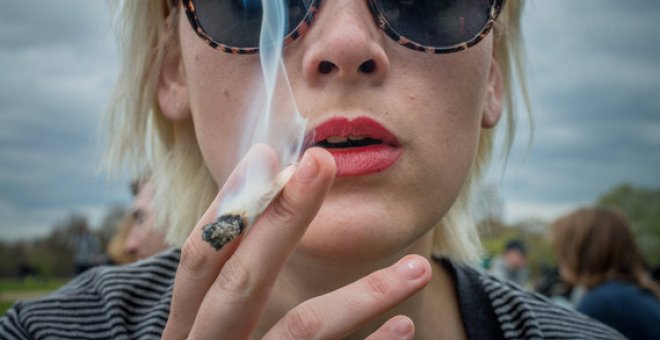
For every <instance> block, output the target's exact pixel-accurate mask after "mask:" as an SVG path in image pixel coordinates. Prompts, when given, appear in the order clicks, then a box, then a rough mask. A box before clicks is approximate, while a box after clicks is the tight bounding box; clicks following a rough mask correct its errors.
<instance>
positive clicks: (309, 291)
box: [254, 232, 465, 339]
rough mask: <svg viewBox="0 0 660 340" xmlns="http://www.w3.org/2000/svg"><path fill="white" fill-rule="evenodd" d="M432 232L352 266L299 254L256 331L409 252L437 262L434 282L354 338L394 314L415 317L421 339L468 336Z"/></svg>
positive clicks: (276, 287) (257, 333)
mask: <svg viewBox="0 0 660 340" xmlns="http://www.w3.org/2000/svg"><path fill="white" fill-rule="evenodd" d="M432 235H433V233H432V232H430V233H429V234H428V235H426V236H424V237H423V238H422V239H421V240H420V241H419V242H417V244H415V245H413V246H412V247H410V248H409V249H405V250H403V251H401V252H400V253H396V254H394V255H393V256H390V257H387V258H383V259H381V260H379V261H376V262H370V263H361V262H359V261H355V262H351V264H350V265H347V264H345V263H335V262H332V261H328V260H327V259H318V258H311V257H309V256H305V255H304V254H300V253H294V254H293V255H292V257H291V259H290V260H289V261H288V262H287V264H286V266H285V267H284V269H283V270H282V272H281V274H280V276H279V277H278V279H277V281H276V282H275V285H274V287H273V291H272V294H271V297H270V299H269V301H268V304H267V306H266V309H265V310H264V312H263V314H262V317H261V319H260V321H259V324H258V325H257V329H256V330H255V334H254V335H255V336H256V337H261V336H263V335H264V334H265V332H267V330H268V329H270V328H271V327H272V326H273V325H274V324H275V323H277V321H278V320H279V319H281V318H282V317H283V316H284V315H285V314H286V313H287V312H288V311H289V310H291V309H293V308H294V307H296V306H297V305H299V304H300V303H302V302H304V301H307V300H309V299H312V298H314V297H317V296H320V295H323V294H326V293H328V292H331V291H334V290H336V289H338V288H340V287H343V286H345V285H348V284H349V283H351V282H354V281H357V280H359V279H360V278H362V277H364V276H366V275H368V274H369V273H371V272H374V271H376V270H378V269H381V268H384V267H387V266H389V265H392V264H394V263H395V262H397V261H398V260H399V259H400V258H402V257H403V256H404V255H405V254H419V255H422V256H425V257H427V258H428V259H429V261H430V262H431V263H432V267H433V279H432V281H431V283H430V284H429V285H428V286H427V287H426V288H424V289H423V290H422V291H420V292H418V293H417V294H415V295H413V296H412V297H410V298H408V299H407V300H405V301H404V302H402V303H401V304H399V305H398V306H396V307H394V308H393V309H391V310H390V311H388V312H387V313H386V314H384V315H381V316H380V317H378V318H376V319H375V320H372V321H371V322H369V323H368V324H366V325H364V326H363V327H362V328H360V329H359V330H357V331H356V332H354V333H353V334H351V336H350V338H356V339H358V338H360V339H364V338H366V337H367V336H368V335H369V334H371V333H372V332H374V331H375V330H376V329H378V328H379V327H380V326H381V325H382V324H383V323H385V321H387V320H388V319H389V318H391V317H393V316H395V315H406V316H408V317H410V318H411V319H412V320H413V321H414V323H415V329H416V338H421V339H427V338H428V339H432V338H438V337H439V335H442V336H443V338H444V336H447V338H448V339H463V338H465V334H464V332H463V327H462V322H461V319H460V311H459V308H458V301H457V297H456V293H455V292H456V290H455V287H454V281H453V279H452V278H451V277H450V275H449V274H448V273H447V271H446V270H445V269H444V268H442V266H441V265H439V264H438V263H436V262H435V261H434V260H433V259H432V258H431V249H432V239H433V236H432Z"/></svg>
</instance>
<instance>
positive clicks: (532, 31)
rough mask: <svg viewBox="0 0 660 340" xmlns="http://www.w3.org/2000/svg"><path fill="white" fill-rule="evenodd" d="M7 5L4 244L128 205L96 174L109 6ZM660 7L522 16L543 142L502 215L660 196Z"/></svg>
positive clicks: (512, 168)
mask: <svg viewBox="0 0 660 340" xmlns="http://www.w3.org/2000/svg"><path fill="white" fill-rule="evenodd" d="M35 8H36V7H35V5H34V3H32V2H30V1H10V2H7V3H5V4H4V6H3V10H2V11H0V240H3V239H4V240H7V239H17V238H25V237H30V236H34V235H43V234H45V233H47V232H48V231H49V230H50V228H51V226H52V225H53V224H54V223H55V222H57V221H58V220H62V219H64V218H65V217H66V216H67V215H69V214H70V213H72V212H75V213H79V214H84V215H87V216H89V217H90V220H91V223H92V224H93V225H97V224H98V223H99V220H100V218H101V217H102V216H103V214H104V212H105V210H106V209H107V208H108V207H109V206H110V205H112V204H128V202H129V201H130V195H129V192H128V188H127V182H126V180H125V179H124V180H118V181H114V182H106V179H105V177H104V176H105V175H103V174H99V172H98V171H97V163H98V159H99V154H100V146H99V143H97V142H96V139H95V136H96V134H97V133H96V130H97V127H98V120H99V117H100V114H101V112H102V111H103V109H104V108H105V105H106V102H107V99H108V96H109V92H110V89H111V88H112V84H113V80H114V79H115V74H116V72H117V65H118V63H117V56H116V51H115V48H114V40H113V39H114V38H113V36H112V33H111V32H110V31H109V20H108V13H107V11H106V8H105V2H104V1H100V0H97V1H89V0H76V1H74V0H61V1H40V2H39V7H38V10H35ZM659 17H660V1H656V0H645V1H642V0H636V1H625V2H624V1H618V0H580V1H574V0H552V1H547V0H532V1H528V3H527V8H526V12H525V19H524V30H525V39H526V42H527V52H528V65H527V66H528V70H529V88H530V93H531V97H532V106H533V115H534V123H535V127H534V139H533V141H532V144H531V147H530V148H529V149H527V144H528V142H529V140H528V138H527V135H528V128H527V124H528V122H527V120H526V119H525V118H524V117H523V118H521V119H520V124H519V129H518V131H519V137H518V139H517V141H516V143H515V145H514V148H513V151H512V154H511V157H510V159H509V163H508V166H507V169H506V173H505V174H504V175H503V176H500V170H501V168H500V167H499V166H497V165H495V166H494V167H493V168H492V169H491V170H492V171H491V173H490V174H489V176H488V180H489V182H490V183H494V184H495V185H497V186H498V188H499V195H500V197H501V198H502V199H503V200H504V217H505V218H506V220H507V221H510V222H512V221H517V220H520V219H524V218H528V217H535V216H536V217H541V218H545V219H552V218H554V217H556V216H557V215H558V214H561V213H563V212H565V211H567V210H570V209H572V208H574V207H576V206H579V205H583V204H588V203H591V202H594V201H595V199H596V198H597V197H598V196H599V195H600V194H602V193H604V192H606V191H608V190H609V189H610V188H612V187H613V186H615V185H617V184H620V183H622V182H629V183H632V184H636V185H641V186H648V187H656V188H657V187H660V176H659V175H658V173H660V21H659V20H658V18H659Z"/></svg>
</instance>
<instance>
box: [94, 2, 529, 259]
mask: <svg viewBox="0 0 660 340" xmlns="http://www.w3.org/2000/svg"><path fill="white" fill-rule="evenodd" d="M177 4H178V1H167V0H151V1H123V2H121V4H120V5H118V6H117V5H114V6H115V7H114V12H115V13H116V16H115V18H114V19H115V26H116V28H117V33H118V37H119V42H120V48H121V50H122V66H121V72H120V75H119V78H118V81H117V84H116V88H115V92H114V96H113V98H112V100H111V103H110V106H109V109H108V115H107V120H106V125H107V128H108V146H107V149H106V165H108V166H109V168H110V169H111V170H120V169H121V168H122V166H123V165H124V164H126V163H128V164H129V165H133V167H132V169H131V170H133V171H138V172H139V171H140V170H141V169H143V168H148V169H151V171H152V176H153V181H154V188H155V195H154V196H155V205H156V206H157V207H158V209H157V214H158V219H159V221H158V225H170V226H171V227H170V228H169V230H168V232H167V241H168V242H169V243H171V244H174V245H181V244H182V243H183V241H184V240H185V239H186V238H187V237H188V234H189V233H190V231H191V229H192V228H193V226H194V225H195V223H196V222H197V220H198V219H199V218H200V216H201V215H202V213H203V212H204V211H205V210H206V208H207V207H208V206H209V205H210V203H211V201H212V200H213V198H214V196H215V194H216V192H217V185H216V183H215V182H214V181H213V178H212V177H211V174H210V173H209V171H208V169H207V167H206V165H205V164H204V161H203V159H202V155H201V152H200V150H199V147H198V144H197V140H196V137H195V133H194V128H193V126H192V123H176V124H175V123H172V122H171V121H168V120H166V119H165V118H164V116H163V115H162V113H161V112H160V109H159V106H158V103H157V98H156V86H157V84H158V80H159V71H160V68H161V65H162V62H163V60H164V58H166V57H168V56H169V57H171V56H173V55H174V54H176V53H180V50H179V47H178V46H179V44H178V36H177V30H176V27H177V24H178V18H177V13H178V8H177ZM521 12H522V1H520V0H510V1H507V4H506V6H505V7H504V10H503V13H502V15H501V17H500V18H499V19H498V22H497V23H496V26H495V29H494V34H495V44H496V50H495V52H494V53H495V56H496V58H497V60H498V63H499V66H500V68H501V71H502V75H503V79H504V85H505V106H506V108H507V109H506V117H507V118H506V122H507V129H508V131H507V137H506V143H507V145H506V150H508V149H509V146H510V145H511V143H512V141H513V135H514V126H515V114H514V108H513V102H514V100H513V94H514V91H513V86H512V83H513V75H514V73H516V74H517V75H518V80H519V84H520V86H521V88H522V93H523V98H524V99H525V100H526V98H527V96H526V91H525V86H524V81H522V80H523V72H522V66H523V62H522V55H523V54H522V51H523V50H522V38H521V34H520V16H521ZM514 69H515V70H517V72H514ZM492 148H493V131H491V130H488V129H483V130H482V132H481V138H480V142H479V149H478V153H477V158H476V160H475V162H474V164H473V166H472V170H471V173H470V175H469V178H468V180H467V182H466V184H465V188H464V190H463V191H462V193H461V195H460V196H459V198H458V199H457V201H456V202H455V204H454V205H453V207H452V208H451V210H450V211H449V212H448V213H447V214H446V216H445V218H444V219H443V221H442V223H441V226H438V227H437V228H436V237H435V243H436V245H437V247H436V249H435V252H437V253H442V254H445V255H448V256H451V257H452V258H454V259H455V260H459V261H470V260H476V259H477V258H478V256H479V255H480V249H481V247H480V242H479V238H478V235H477V231H476V227H475V226H474V225H473V224H471V223H469V224H463V222H462V221H463V219H462V217H461V216H464V215H465V214H464V212H465V211H466V206H467V202H468V196H469V189H470V188H471V186H472V184H473V183H474V182H475V180H476V179H478V178H479V177H480V176H481V175H482V173H483V171H484V169H485V166H486V164H487V163H488V161H489V159H490V156H491V153H492ZM507 152H508V151H507Z"/></svg>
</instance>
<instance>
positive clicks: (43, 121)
mask: <svg viewBox="0 0 660 340" xmlns="http://www.w3.org/2000/svg"><path fill="white" fill-rule="evenodd" d="M108 28H109V20H108V13H107V11H106V8H105V4H104V3H103V2H99V1H84V0H78V1H72V0H67V1H58V2H45V3H43V4H39V6H38V7H37V6H35V5H34V4H31V3H27V2H20V1H18V2H11V3H8V4H6V5H5V6H4V7H3V11H2V13H0V70H1V71H2V74H3V77H2V78H0V216H2V218H1V219H0V238H19V237H29V236H31V235H36V234H43V233H45V232H47V231H48V230H49V229H50V228H51V226H52V225H53V224H54V223H55V222H56V221H57V220H58V219H61V218H62V217H64V216H66V215H67V214H69V213H70V212H73V211H75V212H79V213H85V214H90V215H93V216H98V215H100V213H99V212H100V211H103V210H105V208H106V207H108V206H109V205H111V204H113V203H117V202H122V203H125V202H127V201H128V200H129V194H128V189H127V186H126V184H125V181H122V180H120V181H118V182H112V183H110V184H108V183H106V182H105V181H104V177H103V176H102V175H99V174H98V173H97V172H96V161H97V160H98V159H99V153H100V147H99V145H98V144H97V143H96V141H95V140H96V139H95V138H94V136H95V134H96V132H97V128H98V122H99V118H100V114H101V113H102V112H103V110H104V109H105V105H106V103H107V100H108V97H109V95H110V91H111V89H112V83H113V80H114V79H115V74H116V72H117V57H116V51H115V49H116V48H115V45H114V41H113V37H112V35H111V33H110V31H109V29H108Z"/></svg>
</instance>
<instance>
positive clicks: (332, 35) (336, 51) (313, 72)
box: [303, 0, 390, 85]
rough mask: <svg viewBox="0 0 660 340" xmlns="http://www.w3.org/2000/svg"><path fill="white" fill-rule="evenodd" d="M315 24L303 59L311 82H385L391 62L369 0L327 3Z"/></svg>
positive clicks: (304, 67) (346, 0)
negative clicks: (372, 14)
mask: <svg viewBox="0 0 660 340" xmlns="http://www.w3.org/2000/svg"><path fill="white" fill-rule="evenodd" d="M314 21H315V22H314V23H313V24H312V27H311V29H310V31H309V32H308V35H307V37H306V39H307V42H306V45H307V46H308V48H307V49H306V52H305V55H304V57H303V77H304V79H305V80H306V81H307V82H308V83H310V84H311V85H319V84H323V83H325V82H328V81H331V80H335V81H345V82H351V83H354V82H366V83H368V84H372V85H378V84H380V83H382V82H383V80H384V79H385V77H386V75H387V73H388V71H389V66H390V65H389V64H390V62H389V59H388V56H387V54H386V53H385V50H384V49H383V43H384V39H383V34H382V32H381V30H380V29H379V28H378V26H376V22H375V21H374V19H373V18H372V16H371V12H370V11H369V7H368V4H367V1H355V0H336V1H326V2H324V4H323V6H322V7H321V8H320V9H319V12H318V13H317V17H316V19H315V20H314Z"/></svg>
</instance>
